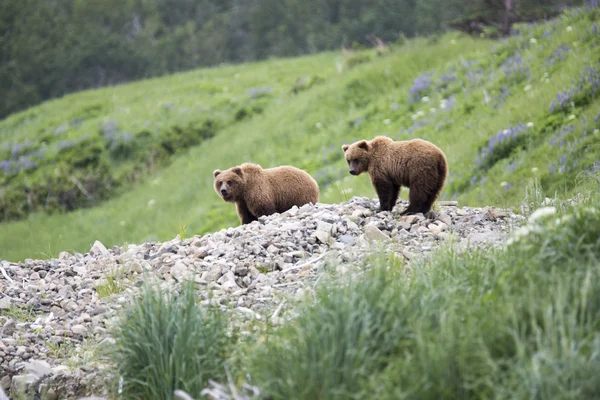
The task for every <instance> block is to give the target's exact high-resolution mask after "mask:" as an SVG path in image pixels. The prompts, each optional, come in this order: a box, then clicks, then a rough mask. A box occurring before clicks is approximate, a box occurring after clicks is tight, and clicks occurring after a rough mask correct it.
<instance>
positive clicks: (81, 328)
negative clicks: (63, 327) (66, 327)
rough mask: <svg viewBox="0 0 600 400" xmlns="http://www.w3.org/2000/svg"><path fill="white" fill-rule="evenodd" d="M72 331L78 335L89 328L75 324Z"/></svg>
mask: <svg viewBox="0 0 600 400" xmlns="http://www.w3.org/2000/svg"><path fill="white" fill-rule="evenodd" d="M71 332H73V333H74V334H76V335H84V334H85V333H86V332H87V328H86V327H85V326H83V325H79V324H78V325H73V326H72V327H71Z"/></svg>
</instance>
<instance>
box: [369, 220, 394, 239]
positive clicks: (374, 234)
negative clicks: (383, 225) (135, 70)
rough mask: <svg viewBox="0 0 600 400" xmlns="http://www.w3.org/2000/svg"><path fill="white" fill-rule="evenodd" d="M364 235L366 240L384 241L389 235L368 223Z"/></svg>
mask: <svg viewBox="0 0 600 400" xmlns="http://www.w3.org/2000/svg"><path fill="white" fill-rule="evenodd" d="M365 237H366V239H367V240H371V241H377V242H385V241H388V240H390V237H389V236H388V235H386V234H385V233H383V232H381V230H379V228H377V227H376V226H375V225H373V224H371V223H369V224H367V226H365Z"/></svg>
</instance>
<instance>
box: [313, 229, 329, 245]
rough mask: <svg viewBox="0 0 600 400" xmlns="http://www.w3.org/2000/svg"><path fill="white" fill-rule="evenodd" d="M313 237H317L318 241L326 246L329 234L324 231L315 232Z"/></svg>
mask: <svg viewBox="0 0 600 400" xmlns="http://www.w3.org/2000/svg"><path fill="white" fill-rule="evenodd" d="M315 236H316V237H317V239H319V241H320V242H321V243H323V244H327V243H329V237H330V235H329V233H328V232H325V231H316V232H315Z"/></svg>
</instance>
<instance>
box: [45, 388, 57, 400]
mask: <svg viewBox="0 0 600 400" xmlns="http://www.w3.org/2000/svg"><path fill="white" fill-rule="evenodd" d="M42 400H58V394H56V391H55V390H54V389H52V388H50V389H48V391H47V392H46V397H42Z"/></svg>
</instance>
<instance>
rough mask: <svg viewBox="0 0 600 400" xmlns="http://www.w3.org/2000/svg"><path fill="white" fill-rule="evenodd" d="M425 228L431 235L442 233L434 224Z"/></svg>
mask: <svg viewBox="0 0 600 400" xmlns="http://www.w3.org/2000/svg"><path fill="white" fill-rule="evenodd" d="M427 228H428V229H429V232H431V233H433V234H434V235H437V234H439V233H441V232H442V229H441V228H440V227H439V226H437V225H436V224H429V225H427Z"/></svg>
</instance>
